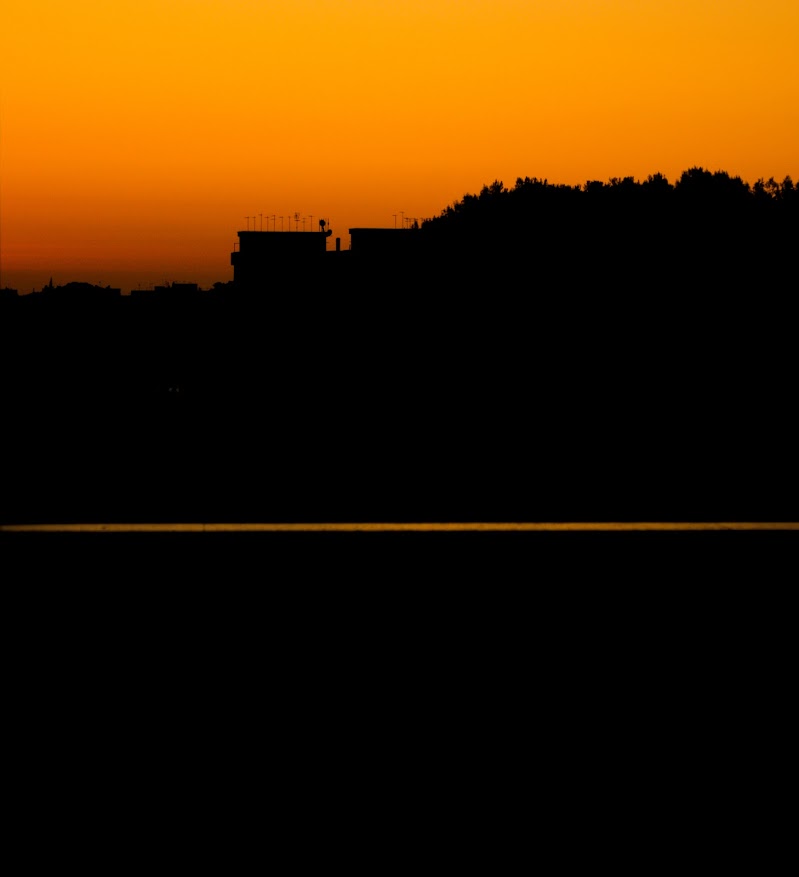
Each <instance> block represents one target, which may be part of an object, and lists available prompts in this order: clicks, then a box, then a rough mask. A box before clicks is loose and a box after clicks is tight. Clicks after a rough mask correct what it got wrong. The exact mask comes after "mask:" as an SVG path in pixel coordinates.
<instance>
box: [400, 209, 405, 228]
mask: <svg viewBox="0 0 799 877" xmlns="http://www.w3.org/2000/svg"><path fill="white" fill-rule="evenodd" d="M400 213H401V214H402V227H403V228H405V211H404V210H400Z"/></svg>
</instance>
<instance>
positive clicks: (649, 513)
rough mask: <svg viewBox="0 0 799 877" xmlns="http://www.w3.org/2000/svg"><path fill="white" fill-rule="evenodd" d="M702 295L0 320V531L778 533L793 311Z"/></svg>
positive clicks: (300, 300)
mask: <svg viewBox="0 0 799 877" xmlns="http://www.w3.org/2000/svg"><path fill="white" fill-rule="evenodd" d="M709 290H712V287H708V288H702V287H700V288H697V289H693V290H692V291H690V292H688V291H679V290H678V291H675V289H674V288H673V287H669V288H664V289H660V290H657V289H655V290H650V291H649V292H646V293H644V292H642V291H639V290H635V291H630V290H629V289H628V290H626V291H619V290H614V288H613V286H612V285H609V286H606V287H604V288H597V289H586V288H585V287H584V286H583V287H581V289H580V291H579V292H578V291H574V290H572V289H569V288H560V289H559V288H557V286H553V287H548V288H547V291H546V292H544V291H542V292H540V293H539V292H536V291H535V290H532V291H525V292H523V293H521V292H516V291H512V290H510V289H509V284H505V285H503V286H502V287H501V288H500V289H495V288H493V287H491V286H490V285H489V284H486V285H484V286H483V287H482V288H479V289H475V290H472V291H459V292H458V293H457V294H456V293H455V292H442V291H441V290H439V291H437V292H436V293H435V294H431V293H429V292H422V291H414V290H413V289H410V290H408V289H407V288H405V287H404V286H403V287H402V288H401V289H400V288H394V289H393V290H392V291H390V292H387V293H386V294H385V295H382V296H381V297H379V298H378V297H376V296H375V295H374V294H373V293H371V292H366V291H364V290H363V289H361V290H358V289H357V288H352V289H349V288H347V287H346V286H342V288H340V289H339V290H338V291H336V290H333V291H330V290H326V291H325V292H324V293H321V292H319V291H318V290H316V289H314V290H313V291H309V292H302V291H300V292H298V293H297V294H296V296H295V297H294V298H293V299H292V300H291V302H287V301H279V300H277V299H276V298H275V297H274V296H270V295H269V293H268V292H265V294H264V296H263V297H260V298H257V299H253V298H240V299H229V300H227V301H223V302H221V303H220V302H214V303H210V304H209V303H204V304H202V305H198V306H196V307H185V306H182V307H173V308H167V307H162V308H158V309H156V308H150V309H145V308H139V309H138V310H136V311H134V309H133V308H132V307H129V306H127V303H126V307H127V309H125V308H122V307H118V308H115V309H108V310H107V311H104V312H97V311H91V312H90V311H88V310H86V309H84V310H80V309H77V310H75V309H72V310H70V309H68V308H65V307H60V309H58V310H56V309H49V310H45V309H39V310H38V311H36V310H34V309H33V308H28V309H27V310H26V309H24V308H21V307H17V308H16V309H15V310H13V311H12V310H11V309H8V312H7V314H6V316H5V317H4V321H3V328H2V331H3V350H4V354H3V356H4V359H3V386H2V391H3V396H2V402H3V409H4V424H5V425H4V430H3V438H2V454H3V473H4V474H3V491H2V510H1V515H0V518H1V520H0V522H1V523H5V524H15V523H31V522H34V523H36V522H38V523H59V522H68V521H78V522H166V523H168V522H274V521H277V522H303V521H321V522H324V521H384V522H385V521H413V522H418V521H786V520H788V521H790V520H793V521H796V520H798V519H799V508H798V507H797V506H798V505H799V503H798V501H797V497H799V468H798V467H797V462H796V458H797V455H796V454H795V447H794V445H795V432H794V428H793V425H792V424H793V419H794V418H793V411H792V408H793V405H792V400H793V397H794V391H795V386H796V376H797V361H796V358H797V353H796V347H795V343H794V339H793V337H792V327H793V323H792V319H791V314H792V308H793V302H792V299H793V297H794V296H795V290H793V291H792V290H791V289H790V288H789V287H786V286H782V287H780V288H777V289H764V290H754V289H747V290H735V289H725V290H723V291H709ZM16 304H19V303H16Z"/></svg>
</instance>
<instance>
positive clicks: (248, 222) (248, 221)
mask: <svg viewBox="0 0 799 877" xmlns="http://www.w3.org/2000/svg"><path fill="white" fill-rule="evenodd" d="M244 218H245V219H246V220H247V231H249V230H250V217H249V216H245V217H244ZM253 218H254V217H253Z"/></svg>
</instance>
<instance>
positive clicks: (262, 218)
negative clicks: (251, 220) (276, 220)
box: [258, 213, 264, 231]
mask: <svg viewBox="0 0 799 877" xmlns="http://www.w3.org/2000/svg"><path fill="white" fill-rule="evenodd" d="M258 216H259V218H260V220H261V231H263V230H264V215H263V213H259V214H258Z"/></svg>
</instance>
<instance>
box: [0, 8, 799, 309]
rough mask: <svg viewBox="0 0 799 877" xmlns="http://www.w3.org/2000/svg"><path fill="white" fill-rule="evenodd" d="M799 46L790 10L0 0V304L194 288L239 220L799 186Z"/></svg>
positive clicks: (336, 218) (360, 217) (355, 220)
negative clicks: (587, 190) (529, 183)
mask: <svg viewBox="0 0 799 877" xmlns="http://www.w3.org/2000/svg"><path fill="white" fill-rule="evenodd" d="M797 46H799V2H798V0H757V2H753V0H113V2H112V0H69V2H66V0H3V2H2V5H0V52H1V54H0V57H2V63H3V74H2V84H0V138H1V139H0V258H1V259H2V261H1V262H0V268H1V270H2V276H0V286H6V285H8V286H12V287H15V288H18V289H19V290H20V292H29V291H30V290H31V289H34V288H35V289H40V288H41V286H42V285H43V284H44V283H46V282H47V280H48V279H49V277H50V276H51V275H52V277H53V279H54V282H56V283H66V282H68V281H70V280H80V281H88V282H91V283H102V284H103V285H105V284H111V285H112V286H121V287H122V288H123V290H124V291H127V290H129V289H131V288H133V289H135V288H136V287H137V286H148V285H151V284H153V283H163V282H164V281H193V282H197V283H200V284H201V285H203V286H207V285H210V284H212V283H213V282H215V281H217V280H222V281H225V280H229V279H231V278H232V276H233V274H232V268H231V266H230V251H231V250H232V248H233V243H234V241H235V240H236V232H237V231H238V230H239V229H242V228H245V227H246V226H247V220H246V219H245V217H246V216H253V215H258V214H263V215H264V217H266V216H271V215H275V216H277V217H278V219H277V222H276V226H277V228H278V229H279V228H280V219H279V217H280V216H284V217H288V216H289V215H293V214H294V213H299V214H300V216H301V217H306V223H307V227H308V228H310V227H311V220H310V218H309V217H310V216H311V215H313V216H314V219H313V224H314V225H316V224H317V223H318V219H319V217H325V218H328V219H329V221H330V225H331V227H332V229H333V236H332V237H331V239H330V241H329V246H331V247H332V246H333V245H334V244H333V241H334V239H335V237H341V239H342V246H343V247H346V246H347V245H348V243H349V236H348V234H347V229H348V228H351V227H354V226H372V225H375V226H389V227H390V226H393V225H394V223H395V218H394V215H395V214H396V215H397V220H396V221H397V222H400V223H401V220H402V214H401V211H404V216H405V217H408V218H410V217H418V218H419V219H421V218H424V217H427V216H433V215H437V214H438V213H440V211H441V210H442V209H443V208H444V207H446V206H447V205H448V204H450V203H452V202H453V201H455V200H458V199H460V198H461V197H462V196H463V195H464V194H465V193H467V192H477V191H479V189H480V188H481V187H482V185H483V184H484V183H490V182H492V181H493V180H494V179H500V180H502V181H503V182H504V183H505V184H506V185H509V186H510V185H512V184H513V182H514V181H515V179H516V178H517V177H519V176H537V177H541V178H547V179H549V180H550V182H557V183H569V184H577V183H582V182H585V181H586V180H588V179H600V180H607V179H609V178H610V177H612V176H634V177H636V178H637V179H642V178H645V177H646V176H647V175H648V174H650V173H655V172H658V171H659V172H661V173H664V174H665V175H666V176H667V177H668V178H669V179H670V180H671V181H672V182H674V181H675V180H676V178H677V177H678V176H679V174H680V173H681V172H682V171H683V170H685V169H687V168H688V167H691V166H694V165H702V166H704V167H706V168H708V169H710V170H719V169H720V170H726V171H728V172H730V173H731V174H738V175H740V176H742V177H743V178H744V179H745V180H747V181H748V182H754V181H755V180H756V179H758V178H759V177H765V178H768V177H770V176H774V177H775V178H777V179H778V180H782V179H783V178H784V177H785V176H786V175H791V176H792V177H793V179H794V180H795V181H798V182H799V51H797ZM249 222H250V223H252V220H249ZM257 222H258V223H259V225H260V223H261V222H263V224H264V228H265V227H266V223H267V220H266V219H263V220H261V219H258V220H257ZM285 226H286V220H285V219H284V227H285ZM250 227H252V225H251V226H250ZM301 227H302V220H301V221H300V228H301Z"/></svg>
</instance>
